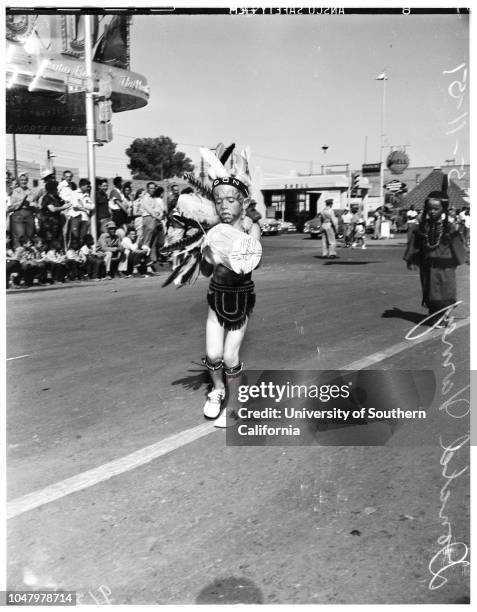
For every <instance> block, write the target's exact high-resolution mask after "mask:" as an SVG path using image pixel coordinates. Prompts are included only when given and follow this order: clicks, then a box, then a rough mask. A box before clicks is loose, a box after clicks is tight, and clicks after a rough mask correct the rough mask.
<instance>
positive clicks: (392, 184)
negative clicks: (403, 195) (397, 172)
mask: <svg viewBox="0 0 477 612" xmlns="http://www.w3.org/2000/svg"><path fill="white" fill-rule="evenodd" d="M384 188H385V189H387V191H390V192H391V193H397V192H398V191H403V190H404V189H405V188H406V183H401V181H396V180H395V181H389V183H386V184H385V185H384Z"/></svg>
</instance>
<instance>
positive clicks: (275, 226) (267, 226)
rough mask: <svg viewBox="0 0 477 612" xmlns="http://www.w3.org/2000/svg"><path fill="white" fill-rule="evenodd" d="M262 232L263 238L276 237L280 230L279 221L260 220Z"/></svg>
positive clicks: (270, 219) (271, 219)
mask: <svg viewBox="0 0 477 612" xmlns="http://www.w3.org/2000/svg"><path fill="white" fill-rule="evenodd" d="M258 224H259V225H260V229H261V231H262V236H276V235H277V234H278V230H279V225H280V224H279V221H277V220H276V219H273V218H271V217H267V218H265V219H260V221H259V222H258Z"/></svg>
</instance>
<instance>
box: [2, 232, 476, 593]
mask: <svg viewBox="0 0 477 612" xmlns="http://www.w3.org/2000/svg"><path fill="white" fill-rule="evenodd" d="M263 245H264V259H263V264H262V266H261V267H260V268H259V270H257V271H256V272H255V273H254V280H255V283H256V288H257V305H256V309H255V312H254V315H253V317H252V319H251V321H250V324H249V329H248V334H247V337H246V340H245V344H244V347H243V351H242V358H243V359H244V361H245V363H246V367H247V368H248V369H251V370H261V369H268V370H284V369H289V370H292V369H305V370H332V369H340V368H346V366H348V365H349V364H354V367H358V368H360V367H372V368H375V369H385V370H393V369H398V370H416V371H417V370H426V369H430V370H433V371H434V372H435V376H436V380H437V387H436V393H435V397H434V400H433V402H432V406H431V409H430V410H429V411H428V418H427V419H426V422H425V423H424V424H421V425H419V427H416V426H415V424H414V423H412V422H404V423H403V424H401V425H400V426H399V427H398V428H397V429H396V430H395V431H394V432H392V433H393V435H391V434H389V435H388V436H387V438H386V442H385V444H381V445H378V446H353V441H354V440H356V439H357V438H359V437H360V436H361V434H362V432H363V431H364V429H363V428H366V427H368V426H367V425H361V426H359V425H358V426H354V427H348V428H343V429H341V430H338V429H333V428H331V429H330V430H329V431H324V432H321V433H320V435H319V437H318V443H317V444H315V445H314V446H298V447H281V446H273V447H231V446H226V445H225V433H224V431H223V430H211V429H210V430H209V429H208V430H207V431H205V430H204V431H202V430H200V428H199V430H200V434H198V435H197V437H196V439H194V440H193V441H190V442H188V443H186V442H184V441H182V442H179V443H178V444H177V448H175V450H171V451H170V452H164V454H161V455H160V456H158V457H157V458H155V459H154V460H152V461H149V462H145V463H144V464H143V465H140V466H139V467H136V468H135V469H126V468H124V469H123V470H122V471H121V469H120V472H121V473H119V474H118V475H116V476H114V477H111V478H108V479H105V480H101V479H98V480H97V481H95V480H94V478H93V479H92V481H91V482H90V483H88V484H87V485H85V486H84V488H83V489H82V490H80V491H78V492H73V493H70V494H60V496H59V498H58V499H57V500H56V501H51V502H49V503H47V502H44V503H43V502H37V507H34V508H33V509H31V510H28V511H25V512H22V513H18V514H17V515H16V516H13V517H12V518H11V519H10V520H9V522H8V523H9V525H8V526H9V529H8V586H9V588H16V589H26V588H40V587H45V588H46V587H49V588H58V589H71V590H75V591H77V593H78V597H79V600H80V601H81V602H83V603H108V602H110V603H114V604H133V603H134V604H188V603H264V604H270V603H279V604H290V603H298V604H306V603H317V604H319V603H321V604H329V603H342V604H349V603H362V604H365V603H368V604H371V603H374V604H378V603H406V604H410V603H451V602H458V601H466V599H465V598H466V597H468V593H469V588H468V571H467V570H468V568H467V567H466V566H465V563H456V564H455V565H454V566H452V567H446V565H449V562H447V563H446V562H445V560H444V561H443V559H444V557H445V555H444V554H442V553H441V554H440V555H439V554H438V555H437V557H436V559H434V561H432V559H433V557H434V556H435V555H436V553H438V551H439V550H440V549H441V548H442V544H441V545H439V544H438V542H437V540H438V538H439V537H440V536H442V534H445V533H447V532H448V530H449V529H451V531H452V541H454V542H462V543H466V542H467V543H468V542H469V524H468V522H469V495H468V493H469V491H468V487H469V484H468V474H467V471H464V472H463V473H462V475H460V476H459V477H457V478H455V479H453V480H452V481H449V482H447V480H446V478H445V476H444V475H443V467H442V465H441V464H442V457H443V452H445V451H443V448H442V445H444V446H446V444H447V445H451V442H453V441H455V440H456V439H457V438H459V437H460V436H465V432H466V420H465V419H456V418H452V416H449V414H447V412H446V410H445V409H442V405H443V402H444V401H445V399H446V398H448V397H449V396H448V394H447V391H448V390H447V389H446V388H443V387H442V382H443V378H444V376H445V375H446V374H448V373H449V371H450V369H451V366H450V365H449V364H450V363H451V364H452V366H453V373H452V383H453V385H454V388H453V391H452V393H454V392H456V391H462V396H465V394H466V393H467V390H466V385H467V384H468V377H469V355H468V353H469V347H468V343H469V341H468V334H469V327H468V325H467V324H466V321H465V319H466V318H467V317H468V316H469V306H468V305H469V267H468V266H462V267H461V268H459V270H458V285H459V299H462V300H463V304H462V305H461V306H459V308H458V309H457V311H456V322H457V323H458V324H459V326H458V328H457V329H455V331H452V333H451V334H449V335H448V336H447V342H450V343H451V344H452V348H451V354H450V355H449V352H448V353H447V361H446V356H445V355H444V356H443V352H444V351H445V350H446V347H448V345H446V343H445V340H446V337H445V336H443V333H442V332H440V331H437V330H436V331H432V332H430V333H429V334H428V335H427V337H426V339H425V341H423V342H420V343H416V342H408V344H409V346H408V347H407V348H406V349H405V350H399V346H400V343H403V342H405V340H404V336H405V335H406V333H407V332H408V331H409V330H410V329H411V328H412V327H413V325H414V324H415V322H416V321H417V320H418V319H419V316H420V315H421V314H422V313H423V310H422V308H421V306H420V290H419V282H418V277H417V273H416V272H409V271H407V270H406V268H405V265H404V262H403V261H402V253H403V246H402V244H401V243H400V241H399V240H398V241H390V242H387V243H384V241H383V242H380V243H373V242H372V241H370V243H369V248H368V249H367V250H366V251H362V250H348V249H347V250H345V249H339V251H338V255H339V259H337V260H333V261H331V260H322V259H320V258H319V257H318V255H319V253H320V242H319V241H312V240H309V239H307V238H304V237H303V236H301V235H296V236H279V237H267V238H264V240H263ZM164 276H165V273H164ZM161 282H162V279H161V278H144V279H142V278H141V279H121V280H119V279H118V280H113V281H105V282H101V283H92V284H85V285H75V286H69V285H68V286H66V287H64V288H63V287H62V288H60V289H57V290H45V291H40V290H30V291H29V292H22V293H12V294H10V295H8V296H7V359H8V361H7V377H8V388H7V394H8V410H7V421H8V434H7V436H8V437H7V445H8V499H9V500H10V501H11V502H12V503H14V502H15V501H16V500H18V499H20V498H22V497H23V496H26V495H27V494H29V493H34V492H40V494H39V497H38V499H40V500H41V499H43V498H42V497H41V492H42V491H43V490H44V489H48V487H50V486H51V485H54V484H55V483H59V482H62V481H65V480H66V479H69V478H73V479H74V477H75V476H77V475H79V474H83V473H84V472H86V471H88V470H92V469H94V468H100V470H102V469H103V467H102V466H104V465H105V464H108V462H112V461H114V460H117V459H120V458H123V457H126V456H128V455H130V454H131V453H134V452H136V451H138V450H140V449H144V448H146V447H149V446H151V445H155V444H157V443H160V441H162V440H166V439H168V438H169V437H171V436H173V435H175V434H181V432H184V431H186V430H193V431H194V432H195V431H198V430H197V428H198V426H200V425H202V424H203V423H204V420H203V417H202V414H201V408H202V404H203V401H204V396H205V393H206V391H207V376H206V375H205V373H204V370H203V367H202V366H201V365H200V358H201V356H202V355H203V349H204V321H205V316H206V303H205V299H204V296H205V292H206V286H207V284H206V283H207V281H206V280H205V279H200V280H199V281H198V282H197V283H196V284H195V285H194V286H192V287H188V288H184V289H181V290H179V291H177V290H176V289H174V288H171V287H168V288H165V289H162V288H161V287H160V285H161ZM393 347H398V349H397V352H393V350H392V349H393ZM376 353H380V355H377V356H376ZM369 355H375V359H376V360H377V362H376V363H375V364H374V365H373V366H366V363H367V362H364V361H363V359H364V358H365V357H367V356H369ZM16 357H19V358H18V359H15V358H16ZM356 363H358V365H356ZM444 391H445V393H444ZM444 408H445V406H444ZM371 429H372V426H371V427H368V430H369V431H370V430H371ZM181 435H182V434H181ZM194 435H195V434H194ZM180 439H181V440H182V438H180ZM338 444H339V445H338ZM448 455H449V453H447V455H446V457H447V459H448V460H450V459H452V464H451V465H452V466H453V467H454V468H455V469H456V470H461V469H464V468H465V466H466V465H467V464H468V460H469V457H468V443H467V444H465V443H464V444H463V445H462V448H460V449H459V450H458V451H455V452H454V453H453V455H452V457H449V456H448ZM444 463H445V462H444ZM446 482H447V490H448V491H450V494H449V496H448V498H447V502H446V507H445V512H444V511H443V508H442V500H441V498H440V496H442V487H443V486H444V485H446ZM445 490H446V489H444V492H445ZM443 514H445V515H447V516H448V523H447V524H446V525H443V524H442V520H443V519H442V516H443ZM441 542H442V539H441ZM462 546H463V545H462ZM451 553H452V554H453V555H454V560H456V559H458V558H460V557H462V555H461V550H459V551H458V550H457V547H455V548H454V549H452V551H451ZM436 568H437V569H436ZM432 571H434V573H436V572H437V571H439V572H440V573H439V576H441V575H442V576H443V577H445V579H446V580H447V582H445V583H444V580H442V581H441V579H440V578H439V577H438V578H437V579H436V578H435V580H434V583H433V584H431V586H436V583H437V584H440V582H442V586H440V587H439V588H434V589H432V588H429V585H430V582H431V579H432V577H433V573H432Z"/></svg>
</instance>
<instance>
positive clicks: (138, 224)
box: [132, 189, 144, 244]
mask: <svg viewBox="0 0 477 612" xmlns="http://www.w3.org/2000/svg"><path fill="white" fill-rule="evenodd" d="M143 193H144V189H138V190H137V191H136V195H135V196H134V202H133V207H132V216H133V219H134V228H135V230H136V234H137V239H138V241H139V243H140V244H141V242H142V207H141V198H142V195H143Z"/></svg>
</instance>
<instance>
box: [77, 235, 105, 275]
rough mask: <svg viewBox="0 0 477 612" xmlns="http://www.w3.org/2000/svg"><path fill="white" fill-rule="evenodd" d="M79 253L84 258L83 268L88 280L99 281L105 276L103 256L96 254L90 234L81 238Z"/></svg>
mask: <svg viewBox="0 0 477 612" xmlns="http://www.w3.org/2000/svg"><path fill="white" fill-rule="evenodd" d="M80 252H81V253H82V254H83V255H84V256H85V258H86V264H85V267H86V274H87V275H88V278H91V279H94V280H101V279H102V278H103V277H104V275H105V265H104V254H103V253H98V252H96V248H95V246H94V239H93V236H91V234H86V236H85V237H84V238H83V246H82V247H81V249H80Z"/></svg>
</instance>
